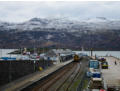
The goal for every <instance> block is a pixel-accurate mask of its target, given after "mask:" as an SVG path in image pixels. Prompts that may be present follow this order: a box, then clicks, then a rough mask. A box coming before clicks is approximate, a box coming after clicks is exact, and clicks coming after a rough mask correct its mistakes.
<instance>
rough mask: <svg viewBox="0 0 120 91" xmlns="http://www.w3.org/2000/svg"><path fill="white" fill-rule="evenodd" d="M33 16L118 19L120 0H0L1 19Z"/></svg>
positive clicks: (25, 18)
mask: <svg viewBox="0 0 120 91" xmlns="http://www.w3.org/2000/svg"><path fill="white" fill-rule="evenodd" d="M33 17H38V18H39V17H42V18H44V17H70V18H81V19H87V18H95V17H106V18H110V19H120V2H73V1H72V2H42V1H41V2H0V20H2V21H8V22H23V21H26V20H29V19H31V18H33Z"/></svg>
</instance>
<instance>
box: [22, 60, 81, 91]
mask: <svg viewBox="0 0 120 91" xmlns="http://www.w3.org/2000/svg"><path fill="white" fill-rule="evenodd" d="M81 67H82V66H81V64H80V62H72V63H70V64H68V65H66V66H64V67H63V68H62V69H60V70H58V71H56V72H55V73H53V74H51V75H50V76H48V77H47V78H45V79H43V80H40V81H38V82H36V83H35V84H32V85H31V86H29V87H27V88H25V89H23V90H22V91H69V88H70V87H71V85H72V84H73V83H74V80H75V79H76V78H77V77H78V76H79V75H80V74H81V72H82V69H83V68H81Z"/></svg>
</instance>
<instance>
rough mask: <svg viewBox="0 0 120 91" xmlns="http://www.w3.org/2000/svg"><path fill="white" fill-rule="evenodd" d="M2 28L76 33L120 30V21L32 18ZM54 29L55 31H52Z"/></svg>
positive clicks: (2, 23) (98, 18)
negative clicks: (58, 30) (81, 31)
mask: <svg viewBox="0 0 120 91" xmlns="http://www.w3.org/2000/svg"><path fill="white" fill-rule="evenodd" d="M0 27H1V28H2V29H3V28H4V29H5V30H11V29H17V30H19V31H35V30H36V31H41V29H46V31H57V29H62V31H68V32H71V31H72V32H74V31H75V32H76V31H77V30H78V31H79V30H106V29H120V20H109V19H106V18H104V17H97V18H92V19H86V20H74V19H67V18H32V19H30V20H29V21H26V22H23V23H19V24H14V23H6V22H0ZM52 28H54V29H53V30H52ZM49 29H50V30H49ZM0 30H1V29H0Z"/></svg>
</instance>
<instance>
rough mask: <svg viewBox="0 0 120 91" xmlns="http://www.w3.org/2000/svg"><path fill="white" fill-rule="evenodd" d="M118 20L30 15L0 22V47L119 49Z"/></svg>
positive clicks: (119, 31)
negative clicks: (22, 18)
mask: <svg viewBox="0 0 120 91" xmlns="http://www.w3.org/2000/svg"><path fill="white" fill-rule="evenodd" d="M119 41H120V21H119V20H108V19H106V18H104V17H98V18H95V19H86V20H72V19H67V18H51V19H47V18H46V19H45V18H44V19H43V18H33V19H31V20H29V21H26V22H23V23H19V24H16V23H7V22H0V47H1V48H20V47H34V46H35V47H52V48H60V47H62V48H73V49H80V48H81V47H82V46H84V48H85V49H86V50H89V49H90V48H94V50H120V46H119V45H120V42H119Z"/></svg>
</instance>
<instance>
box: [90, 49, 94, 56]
mask: <svg viewBox="0 0 120 91" xmlns="http://www.w3.org/2000/svg"><path fill="white" fill-rule="evenodd" d="M90 51H91V57H92V56H93V49H92V48H91V50H90Z"/></svg>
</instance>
